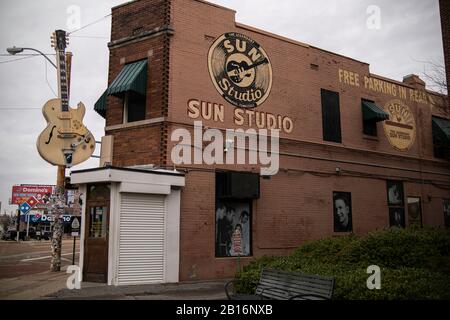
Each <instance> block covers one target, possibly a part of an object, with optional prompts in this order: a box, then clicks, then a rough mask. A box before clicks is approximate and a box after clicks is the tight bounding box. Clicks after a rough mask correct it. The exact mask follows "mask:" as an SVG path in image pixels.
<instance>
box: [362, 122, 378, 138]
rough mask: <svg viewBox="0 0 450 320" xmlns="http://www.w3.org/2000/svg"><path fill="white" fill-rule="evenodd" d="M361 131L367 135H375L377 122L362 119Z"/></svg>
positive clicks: (376, 133) (376, 134)
mask: <svg viewBox="0 0 450 320" xmlns="http://www.w3.org/2000/svg"><path fill="white" fill-rule="evenodd" d="M363 133H364V134H366V135H368V136H373V137H377V136H378V132H377V123H376V122H375V121H367V120H364V121H363Z"/></svg>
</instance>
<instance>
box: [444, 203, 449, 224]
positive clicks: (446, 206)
mask: <svg viewBox="0 0 450 320" xmlns="http://www.w3.org/2000/svg"><path fill="white" fill-rule="evenodd" d="M444 223H445V227H446V228H448V229H450V199H444Z"/></svg>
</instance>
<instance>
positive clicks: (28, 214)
mask: <svg viewBox="0 0 450 320" xmlns="http://www.w3.org/2000/svg"><path fill="white" fill-rule="evenodd" d="M27 217H28V219H27V237H26V239H27V240H28V235H29V230H30V211H28V213H27Z"/></svg>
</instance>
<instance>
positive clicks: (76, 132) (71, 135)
mask: <svg viewBox="0 0 450 320" xmlns="http://www.w3.org/2000/svg"><path fill="white" fill-rule="evenodd" d="M85 112H86V108H85V106H84V104H83V103H81V102H80V103H79V104H78V108H77V109H72V108H68V111H61V99H51V100H49V101H47V103H46V104H45V105H44V107H43V108H42V113H43V114H44V117H45V120H47V127H46V128H45V129H44V131H42V133H41V134H40V135H39V137H38V139H37V142H36V145H37V149H38V151H39V154H40V155H41V157H42V158H44V160H45V161H47V162H49V163H51V164H53V165H57V166H66V167H71V166H73V165H76V164H79V163H81V162H83V161H85V160H87V159H89V158H90V157H91V155H92V153H93V152H94V150H95V139H94V136H93V135H92V133H91V132H90V131H89V130H88V129H87V128H86V127H85V126H84V125H83V118H84V114H85Z"/></svg>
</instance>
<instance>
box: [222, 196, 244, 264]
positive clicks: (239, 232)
mask: <svg viewBox="0 0 450 320" xmlns="http://www.w3.org/2000/svg"><path fill="white" fill-rule="evenodd" d="M250 204H251V201H233V200H218V201H217V202H216V256H217V257H237V256H241V257H246V256H250V255H251V210H250V209H251V208H250V207H251V205H250Z"/></svg>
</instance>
